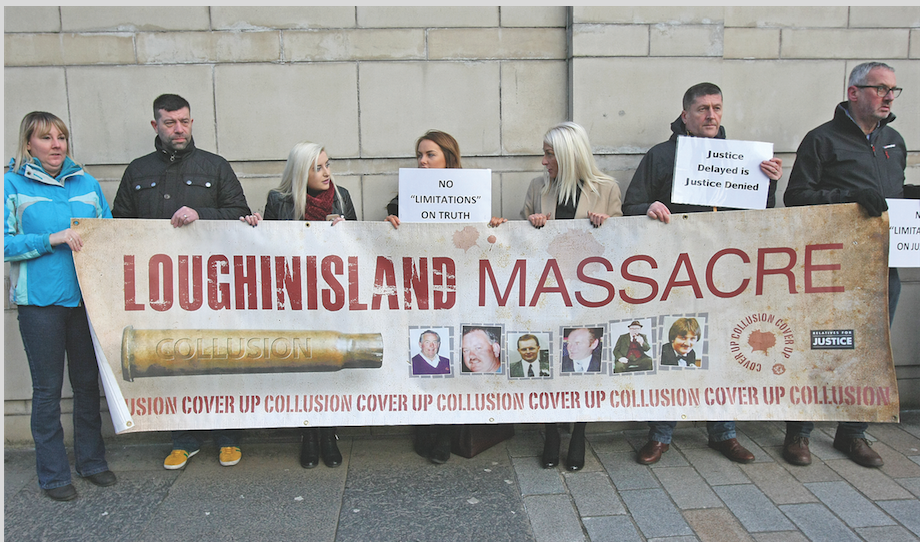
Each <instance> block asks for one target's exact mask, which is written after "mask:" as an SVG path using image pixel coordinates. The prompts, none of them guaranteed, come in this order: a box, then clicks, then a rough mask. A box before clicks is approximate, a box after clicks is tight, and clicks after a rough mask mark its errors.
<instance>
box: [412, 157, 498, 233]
mask: <svg viewBox="0 0 920 542" xmlns="http://www.w3.org/2000/svg"><path fill="white" fill-rule="evenodd" d="M491 217H492V170H491V169H423V168H399V220H400V222H488V221H489V219H490V218H491Z"/></svg>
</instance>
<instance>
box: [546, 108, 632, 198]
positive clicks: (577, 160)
mask: <svg viewBox="0 0 920 542" xmlns="http://www.w3.org/2000/svg"><path fill="white" fill-rule="evenodd" d="M543 143H545V144H547V145H549V146H550V147H552V148H553V154H555V156H556V163H557V164H558V166H559V168H558V171H557V172H556V178H555V179H550V178H549V172H547V171H545V170H544V172H543V193H544V194H546V193H548V192H549V191H550V190H551V189H553V190H555V191H556V193H557V195H558V201H559V203H562V204H565V203H566V202H568V201H575V197H576V195H577V194H578V181H579V180H580V181H582V183H583V187H582V189H583V190H590V191H591V192H593V193H595V194H597V193H598V186H600V185H602V184H605V183H612V182H616V180H615V179H614V178H613V177H611V176H610V175H607V174H605V173H604V172H603V171H601V170H600V169H599V168H598V167H597V162H595V161H594V155H593V154H592V153H591V142H590V141H588V132H586V131H585V129H584V128H582V127H581V125H579V124H575V123H574V122H563V123H561V124H557V125H555V126H553V127H552V128H550V129H549V130H548V131H547V132H546V135H545V136H543Z"/></svg>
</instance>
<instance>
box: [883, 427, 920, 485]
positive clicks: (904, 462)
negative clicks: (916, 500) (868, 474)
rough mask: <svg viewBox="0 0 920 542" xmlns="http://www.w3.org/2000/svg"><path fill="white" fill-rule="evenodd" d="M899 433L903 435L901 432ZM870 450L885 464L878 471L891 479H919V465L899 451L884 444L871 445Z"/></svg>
mask: <svg viewBox="0 0 920 542" xmlns="http://www.w3.org/2000/svg"><path fill="white" fill-rule="evenodd" d="M901 432H902V433H903V431H901ZM911 438H913V437H911ZM872 449H873V450H875V451H876V453H878V455H879V456H881V458H882V459H883V460H884V461H885V464H884V465H882V468H881V469H880V470H881V471H882V472H884V473H885V474H887V475H888V476H891V477H892V478H916V477H920V465H918V464H917V463H916V462H914V461H911V460H910V459H909V458H908V457H907V456H905V455H904V454H902V453H901V452H900V451H898V450H896V449H894V448H892V447H890V446H888V444H886V443H884V442H876V443H875V444H873V445H872Z"/></svg>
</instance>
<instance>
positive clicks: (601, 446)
mask: <svg viewBox="0 0 920 542" xmlns="http://www.w3.org/2000/svg"><path fill="white" fill-rule="evenodd" d="M629 433H636V431H617V432H615V433H601V434H595V435H587V439H588V442H589V443H591V447H592V448H594V453H597V454H609V453H615V452H629V451H632V450H633V448H632V446H630V438H629V436H627V435H628V434H629ZM643 433H644V432H643Z"/></svg>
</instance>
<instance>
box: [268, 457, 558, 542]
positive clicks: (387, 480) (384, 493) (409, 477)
mask: <svg viewBox="0 0 920 542" xmlns="http://www.w3.org/2000/svg"><path fill="white" fill-rule="evenodd" d="M353 449H354V453H353V454H352V458H351V464H350V465H349V468H348V480H347V485H346V486H345V489H344V493H343V494H342V496H341V510H342V513H341V515H340V516H338V528H337V530H336V531H335V538H336V539H337V540H343V541H344V540H433V541H434V540H437V541H442V540H444V527H445V526H446V525H450V533H451V535H450V536H451V538H453V539H456V540H472V539H482V540H515V541H529V540H534V534H533V531H532V530H531V526H530V519H529V518H528V515H527V513H526V512H525V510H524V503H523V501H522V499H521V493H520V488H519V487H518V485H517V484H516V483H514V479H515V474H514V471H513V469H512V467H511V460H510V458H509V456H508V452H507V450H506V449H505V447H504V446H502V445H498V446H493V447H492V448H489V449H488V450H485V451H484V452H482V453H480V454H479V455H477V456H476V457H474V458H472V459H464V458H462V457H457V456H453V457H451V459H450V461H448V462H447V463H445V464H443V465H433V464H431V463H429V462H427V461H425V460H423V459H422V458H420V457H418V456H417V455H416V454H415V453H414V452H413V451H412V449H411V445H409V444H408V443H406V442H404V441H403V440H397V439H375V440H373V441H364V442H359V443H358V445H356V446H354V448H353ZM320 468H321V467H318V468H317V469H314V470H319V469H320ZM325 470H330V469H325ZM331 470H338V469H331ZM309 487H312V485H311V486H309ZM304 497H305V498H306V495H304ZM563 497H564V498H565V499H568V496H563ZM301 536H302V534H301ZM263 539H264V538H263Z"/></svg>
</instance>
